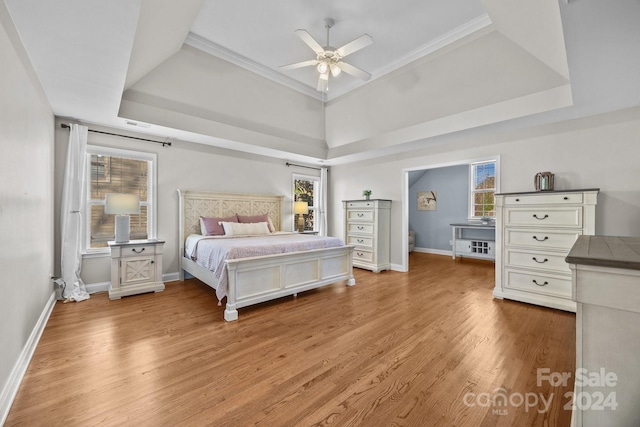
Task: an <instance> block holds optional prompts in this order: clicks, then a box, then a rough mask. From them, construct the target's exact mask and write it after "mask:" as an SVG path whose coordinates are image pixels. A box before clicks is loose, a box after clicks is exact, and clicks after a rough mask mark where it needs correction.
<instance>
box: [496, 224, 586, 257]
mask: <svg viewBox="0 0 640 427" xmlns="http://www.w3.org/2000/svg"><path fill="white" fill-rule="evenodd" d="M580 235H582V230H575V231H573V230H572V231H558V230H547V229H538V230H533V229H532V230H523V229H518V228H507V229H506V230H505V234H504V244H505V245H506V246H529V247H532V248H541V249H566V250H567V251H568V250H569V249H571V247H572V246H573V244H574V243H575V241H576V240H577V239H578V236H580Z"/></svg>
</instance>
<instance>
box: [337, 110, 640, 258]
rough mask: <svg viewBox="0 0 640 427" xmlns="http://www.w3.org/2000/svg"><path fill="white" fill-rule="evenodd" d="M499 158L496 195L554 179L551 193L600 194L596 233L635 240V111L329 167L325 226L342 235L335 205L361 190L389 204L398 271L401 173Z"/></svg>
mask: <svg viewBox="0 0 640 427" xmlns="http://www.w3.org/2000/svg"><path fill="white" fill-rule="evenodd" d="M494 156H500V165H501V167H500V190H501V191H502V192H516V191H532V190H533V176H534V175H535V174H536V172H539V171H551V172H553V173H555V178H556V182H555V184H556V189H558V190H562V189H579V188H600V190H601V192H600V194H599V196H598V206H597V208H596V215H597V217H596V233H598V234H604V235H620V236H640V168H638V159H639V158H640V108H633V109H629V110H623V111H619V112H616V113H610V114H604V115H600V116H593V117H589V118H587V119H583V120H574V121H570V122H564V123H562V124H559V125H549V126H543V127H538V128H533V129H530V130H528V131H526V132H518V133H512V132H498V131H496V132H493V133H491V134H486V133H483V132H482V131H479V132H467V133H464V134H461V135H460V136H458V137H457V138H456V139H454V140H451V141H450V142H449V143H447V144H441V145H438V146H432V147H429V148H425V149H422V150H415V151H412V152H410V153H406V154H400V155H395V156H389V157H386V158H383V159H372V160H368V161H363V162H358V163H351V164H348V165H340V166H334V167H332V168H331V173H330V174H329V177H330V179H331V186H332V189H333V191H332V192H331V195H330V198H331V200H332V201H333V203H332V204H331V206H330V211H329V217H328V220H329V224H330V227H331V231H332V233H334V235H342V233H344V224H343V222H344V221H343V213H342V210H341V206H340V205H339V201H340V200H343V199H349V198H354V197H355V198H358V197H359V195H360V194H361V193H362V189H363V188H365V187H366V188H369V189H371V190H372V191H373V194H374V195H375V197H377V198H381V199H390V200H392V201H393V203H392V208H391V262H392V266H393V267H394V268H398V269H400V268H402V266H403V261H404V257H406V255H404V253H405V252H406V251H405V249H404V248H403V240H402V238H403V235H404V234H405V233H406V230H405V229H403V221H404V219H403V208H402V204H403V201H404V200H405V199H406V198H407V195H406V194H403V191H405V190H406V189H405V188H404V184H403V182H404V179H405V178H406V175H407V171H408V170H417V169H426V168H429V167H430V166H431V167H433V166H437V165H446V164H453V163H461V162H466V161H472V160H476V159H486V158H492V157H494Z"/></svg>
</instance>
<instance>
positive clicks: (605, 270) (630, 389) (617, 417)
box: [567, 236, 640, 427]
mask: <svg viewBox="0 0 640 427" xmlns="http://www.w3.org/2000/svg"><path fill="white" fill-rule="evenodd" d="M567 262H568V263H569V265H570V266H571V270H572V271H573V298H574V300H575V301H576V302H577V303H578V311H577V313H576V381H575V395H574V397H573V402H574V408H573V411H574V412H573V421H574V423H573V424H572V425H574V426H576V427H577V426H580V427H582V426H584V427H599V426H638V425H640V407H639V406H638V402H640V387H638V378H639V377H640V358H639V357H638V354H640V329H639V328H638V325H640V238H638V237H614V236H584V237H580V238H579V239H578V241H577V242H576V243H575V245H574V246H573V248H572V249H571V251H570V252H569V255H567ZM578 373H579V374H580V377H578ZM584 379H589V380H590V381H585V380H584ZM593 379H596V381H593ZM578 380H579V381H578Z"/></svg>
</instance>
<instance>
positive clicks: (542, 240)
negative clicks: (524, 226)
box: [533, 236, 549, 242]
mask: <svg viewBox="0 0 640 427" xmlns="http://www.w3.org/2000/svg"><path fill="white" fill-rule="evenodd" d="M533 238H534V239H535V240H537V241H538V242H544V241H545V240H549V236H544V239H538V236H533Z"/></svg>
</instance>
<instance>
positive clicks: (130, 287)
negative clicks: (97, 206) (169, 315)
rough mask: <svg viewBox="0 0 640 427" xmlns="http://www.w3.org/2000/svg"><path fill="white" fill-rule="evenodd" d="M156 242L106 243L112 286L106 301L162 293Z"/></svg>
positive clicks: (159, 247) (158, 243)
mask: <svg viewBox="0 0 640 427" xmlns="http://www.w3.org/2000/svg"><path fill="white" fill-rule="evenodd" d="M163 246H164V241H162V240H156V239H148V240H130V241H129V242H126V243H116V242H109V248H111V285H110V286H109V299H112V300H113V299H120V298H121V297H125V296H128V295H135V294H141V293H144V292H160V291H163V290H164V283H163V282H162V249H163Z"/></svg>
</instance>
